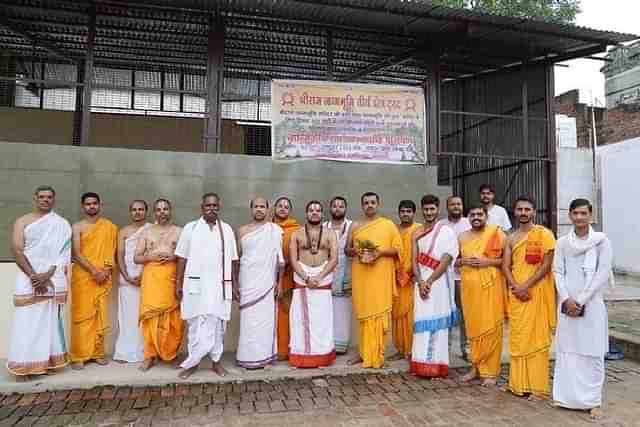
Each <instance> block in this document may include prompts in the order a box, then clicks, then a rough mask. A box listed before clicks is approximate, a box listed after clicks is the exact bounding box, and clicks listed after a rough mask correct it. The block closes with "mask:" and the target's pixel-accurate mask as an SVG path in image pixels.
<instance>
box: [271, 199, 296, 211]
mask: <svg viewBox="0 0 640 427" xmlns="http://www.w3.org/2000/svg"><path fill="white" fill-rule="evenodd" d="M281 200H286V201H287V202H289V208H291V209H293V203H291V199H290V198H288V197H287V196H280V197H278V198H277V199H276V202H275V203H274V204H273V206H276V205H277V204H278V203H280V201H281Z"/></svg>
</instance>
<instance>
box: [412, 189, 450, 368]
mask: <svg viewBox="0 0 640 427" xmlns="http://www.w3.org/2000/svg"><path fill="white" fill-rule="evenodd" d="M421 206H422V214H423V216H424V225H423V226H422V229H418V230H416V232H415V234H414V236H413V256H412V265H413V275H414V277H416V278H417V280H418V283H417V286H415V294H414V319H415V321H414V324H413V347H412V350H411V366H410V372H411V373H412V374H414V375H418V376H421V377H427V378H445V377H447V376H448V375H449V329H451V328H452V327H453V326H454V325H455V324H456V323H457V322H458V320H459V316H460V314H459V313H458V308H457V307H456V302H455V282H454V278H453V268H452V260H454V259H456V258H457V257H458V239H457V237H456V234H455V232H454V231H453V230H452V229H451V228H449V227H448V226H447V225H444V224H443V223H442V222H439V223H438V222H437V221H438V213H439V209H440V208H439V206H440V200H439V199H438V197H436V196H433V195H426V196H424V197H423V198H422V201H421Z"/></svg>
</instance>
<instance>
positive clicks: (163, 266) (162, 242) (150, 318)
mask: <svg viewBox="0 0 640 427" xmlns="http://www.w3.org/2000/svg"><path fill="white" fill-rule="evenodd" d="M153 210H154V214H155V218H156V223H155V224H153V225H152V226H150V227H148V228H147V229H146V230H145V231H144V232H143V234H142V237H141V238H140V240H139V241H138V244H137V246H136V252H135V256H134V257H133V261H134V262H135V263H136V264H142V265H144V267H143V269H142V279H141V288H140V322H141V323H142V334H143V339H144V363H143V364H142V366H141V367H140V369H141V370H142V371H147V370H149V369H150V368H151V367H152V366H153V365H154V363H155V361H156V359H157V358H158V357H159V358H160V359H162V360H165V361H171V360H174V359H175V358H176V353H177V351H178V348H179V347H180V343H181V342H182V335H183V331H184V327H183V322H182V319H181V317H180V301H178V298H177V295H176V256H175V255H174V251H175V249H176V244H177V242H178V238H179V237H180V232H181V229H180V227H178V226H176V225H174V224H173V222H172V218H171V202H169V201H168V200H166V199H158V200H156V202H155V203H154V204H153Z"/></svg>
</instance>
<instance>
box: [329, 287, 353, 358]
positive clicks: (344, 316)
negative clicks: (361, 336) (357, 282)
mask: <svg viewBox="0 0 640 427" xmlns="http://www.w3.org/2000/svg"><path fill="white" fill-rule="evenodd" d="M332 303H333V334H334V336H333V339H334V341H335V345H336V353H346V352H347V351H348V350H349V344H350V343H351V319H352V318H353V314H352V308H351V295H333V301H332Z"/></svg>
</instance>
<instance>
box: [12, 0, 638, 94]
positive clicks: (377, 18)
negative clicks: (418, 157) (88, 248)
mask: <svg viewBox="0 0 640 427" xmlns="http://www.w3.org/2000/svg"><path fill="white" fill-rule="evenodd" d="M95 5H96V24H97V28H96V43H95V46H96V47H95V62H96V64H98V65H102V66H116V67H123V68H137V69H145V68H147V69H153V70H187V71H189V72H193V73H203V72H204V70H205V69H206V52H207V41H208V38H207V37H208V22H209V16H210V15H211V14H212V13H220V14H221V16H223V17H224V19H225V68H226V71H227V72H228V73H229V74H231V75H233V74H242V75H253V76H256V77H258V78H270V77H295V78H324V77H326V76H327V71H328V68H329V66H328V62H327V61H328V60H327V52H328V40H329V39H330V40H332V46H333V48H332V51H333V72H334V77H335V78H338V79H345V78H348V76H350V75H355V74H356V73H361V72H362V71H363V70H367V69H369V70H371V72H370V73H369V74H368V76H358V80H363V79H364V80H367V79H369V80H375V81H393V82H396V83H406V84H419V83H420V82H421V81H422V80H424V78H425V76H426V63H427V62H428V61H430V59H425V57H426V56H428V55H433V54H434V53H435V54H437V55H438V56H439V57H440V61H441V67H442V72H443V75H444V76H445V77H447V76H449V77H456V76H460V75H467V74H469V73H471V74H472V73H477V72H483V71H486V70H491V69H498V68H500V67H504V66H507V65H509V64H513V63H515V62H518V61H522V60H523V59H533V60H547V61H556V60H564V59H569V58H573V57H579V56H583V55H585V54H591V53H593V52H595V51H603V50H604V49H605V47H606V46H607V45H612V44H618V43H621V42H626V41H630V40H633V39H635V38H637V36H634V35H631V34H622V33H615V32H610V31H598V30H593V29H589V28H583V27H577V26H572V25H560V24H552V23H548V22H541V21H537V20H526V19H521V18H510V17H503V16H494V15H487V14H482V13H478V12H475V11H470V10H463V9H451V8H446V7H441V6H436V5H434V4H432V3H431V2H428V1H421V0H404V1H403V0H319V1H312V0H219V1H215V0H134V1H123V0H96V1H95ZM89 7H90V2H89V1H86V0H83V1H72V0H4V1H3V8H2V10H0V47H1V48H2V49H4V50H6V51H8V52H10V53H11V54H14V55H16V56H19V57H24V58H28V57H33V56H36V57H48V58H51V57H56V58H57V60H60V57H63V58H70V59H71V60H77V59H82V58H83V56H84V54H85V51H86V46H87V34H88V27H87V26H88V22H89V18H88V10H89ZM34 46H35V47H34Z"/></svg>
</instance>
